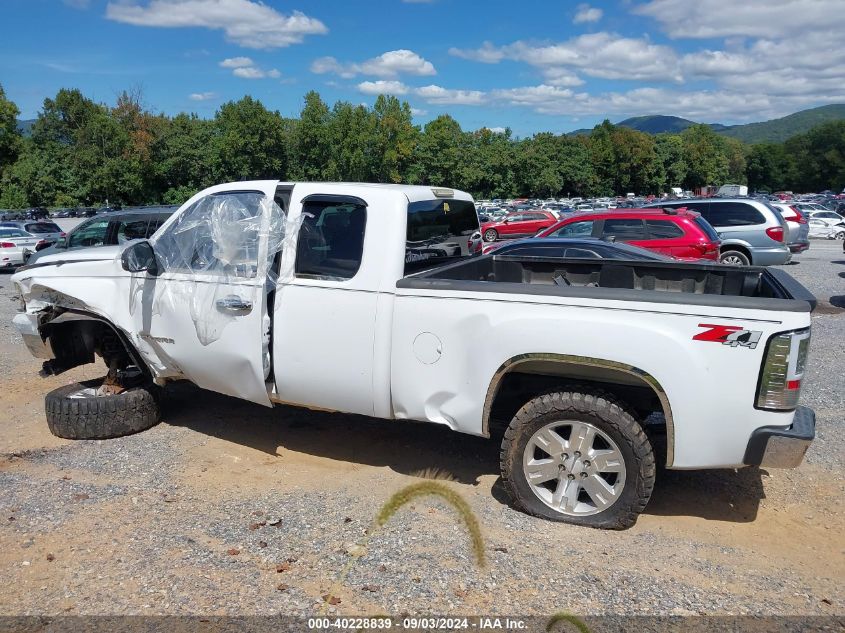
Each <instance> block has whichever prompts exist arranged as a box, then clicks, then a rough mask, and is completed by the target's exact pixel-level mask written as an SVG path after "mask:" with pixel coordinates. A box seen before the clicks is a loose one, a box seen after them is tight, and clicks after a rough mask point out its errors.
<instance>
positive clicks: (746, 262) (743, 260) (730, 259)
mask: <svg viewBox="0 0 845 633" xmlns="http://www.w3.org/2000/svg"><path fill="white" fill-rule="evenodd" d="M719 262H721V263H722V264H727V265H729V266H750V265H751V260H750V259H748V255H746V254H745V253H743V252H742V251H734V250H729V251H722V253H721V254H720V255H719Z"/></svg>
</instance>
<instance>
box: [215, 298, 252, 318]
mask: <svg viewBox="0 0 845 633" xmlns="http://www.w3.org/2000/svg"><path fill="white" fill-rule="evenodd" d="M217 309H218V310H220V312H228V313H230V314H249V313H250V312H251V311H252V302H251V301H247V300H246V299H241V298H240V297H239V296H237V295H229V296H227V297H223V298H222V299H218V300H217Z"/></svg>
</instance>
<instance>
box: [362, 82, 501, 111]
mask: <svg viewBox="0 0 845 633" xmlns="http://www.w3.org/2000/svg"><path fill="white" fill-rule="evenodd" d="M358 91H359V92H362V93H364V94H367V95H379V94H391V95H398V96H402V95H409V94H413V95H416V96H417V97H420V98H422V99H423V100H424V101H425V102H426V103H430V104H436V105H482V104H483V103H484V102H485V96H486V94H485V93H484V92H482V91H480V90H451V89H447V88H443V87H441V86H435V85H430V86H422V87H420V88H413V87H411V86H408V85H406V84H404V83H402V82H401V81H385V80H382V79H380V80H378V81H363V82H361V83H359V84H358Z"/></svg>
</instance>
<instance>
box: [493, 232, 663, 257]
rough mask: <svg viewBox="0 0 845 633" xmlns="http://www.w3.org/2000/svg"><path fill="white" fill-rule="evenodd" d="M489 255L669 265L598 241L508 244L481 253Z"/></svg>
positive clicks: (546, 240)
mask: <svg viewBox="0 0 845 633" xmlns="http://www.w3.org/2000/svg"><path fill="white" fill-rule="evenodd" d="M485 252H486V253H488V254H491V255H522V256H529V257H573V258H579V259H584V258H586V259H620V260H626V261H631V260H634V261H662V262H669V261H673V260H672V259H671V258H670V257H666V256H664V255H659V254H658V253H655V252H654V251H648V250H646V249H644V248H640V247H638V246H631V245H629V244H624V243H620V242H604V241H602V240H599V239H578V238H564V237H544V238H534V239H525V240H512V241H509V242H502V243H501V244H494V245H493V246H490V247H488V248H487V249H485Z"/></svg>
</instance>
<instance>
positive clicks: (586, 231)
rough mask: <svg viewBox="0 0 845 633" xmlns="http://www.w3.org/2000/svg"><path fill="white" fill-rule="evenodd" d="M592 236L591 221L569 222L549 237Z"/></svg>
mask: <svg viewBox="0 0 845 633" xmlns="http://www.w3.org/2000/svg"><path fill="white" fill-rule="evenodd" d="M592 234H593V221H592V220H581V221H579V222H570V223H569V224H565V225H563V226H562V227H560V228H559V229H558V230H557V231H555V232H554V233H552V234H551V236H550V237H584V236H588V235H592Z"/></svg>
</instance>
